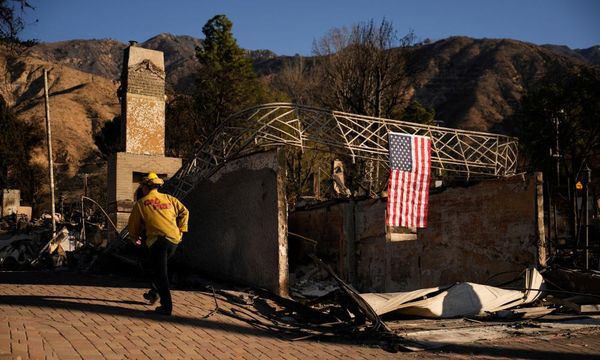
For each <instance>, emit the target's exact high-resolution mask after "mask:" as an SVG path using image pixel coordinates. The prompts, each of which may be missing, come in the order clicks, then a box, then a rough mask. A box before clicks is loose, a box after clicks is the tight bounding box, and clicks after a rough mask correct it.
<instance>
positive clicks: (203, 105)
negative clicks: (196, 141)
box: [194, 15, 263, 136]
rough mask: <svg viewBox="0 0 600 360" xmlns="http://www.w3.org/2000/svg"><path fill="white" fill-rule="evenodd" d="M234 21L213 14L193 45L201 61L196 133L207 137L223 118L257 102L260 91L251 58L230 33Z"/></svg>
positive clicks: (195, 98)
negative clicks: (196, 42) (199, 41)
mask: <svg viewBox="0 0 600 360" xmlns="http://www.w3.org/2000/svg"><path fill="white" fill-rule="evenodd" d="M232 27H233V24H232V23H231V21H230V20H229V19H228V18H227V17H226V16H225V15H216V16H215V17H213V18H212V19H210V20H209V21H208V22H207V23H206V25H204V27H203V28H202V32H203V33H204V35H205V37H206V38H205V39H204V41H203V42H202V45H201V46H199V47H197V48H196V57H197V58H198V61H199V62H200V71H199V74H198V80H197V84H196V85H197V90H196V94H195V97H194V101H195V107H196V111H197V117H198V122H197V124H196V131H197V132H198V135H201V136H207V135H208V134H210V133H211V132H212V130H214V129H215V128H216V127H217V126H218V125H219V124H220V123H221V122H222V121H223V120H224V119H225V118H227V117H228V116H229V115H231V114H233V113H235V112H236V111H239V110H242V109H244V108H246V107H248V106H252V105H256V104H257V103H258V102H259V99H260V98H261V97H262V94H263V90H262V87H261V84H260V83H259V81H258V80H257V77H256V74H255V72H254V69H253V68H252V62H251V60H250V59H249V58H248V57H247V56H246V54H245V52H244V50H242V49H241V48H240V47H239V46H238V44H237V42H236V40H235V38H234V37H233V34H232V32H231V29H232Z"/></svg>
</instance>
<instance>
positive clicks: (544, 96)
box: [517, 68, 600, 184]
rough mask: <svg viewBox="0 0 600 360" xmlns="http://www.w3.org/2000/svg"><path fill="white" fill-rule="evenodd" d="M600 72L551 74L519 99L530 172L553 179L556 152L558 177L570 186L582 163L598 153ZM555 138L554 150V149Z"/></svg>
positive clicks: (520, 133)
mask: <svg viewBox="0 0 600 360" xmlns="http://www.w3.org/2000/svg"><path fill="white" fill-rule="evenodd" d="M598 119H600V71H598V70H597V69H594V68H583V69H576V70H572V71H569V72H567V73H564V74H558V75H557V74H554V75H552V77H551V78H549V79H547V81H545V82H544V83H543V85H541V86H540V87H538V88H537V89H534V90H533V91H531V92H530V93H529V94H528V95H527V96H526V97H525V98H524V100H523V107H522V111H521V114H520V116H519V118H518V121H517V131H518V136H519V139H520V142H521V143H522V146H523V147H524V150H525V151H524V153H525V154H526V156H527V160H528V163H529V164H528V166H529V168H530V169H532V170H542V171H544V172H545V173H546V175H547V179H550V178H555V176H554V173H555V171H556V159H557V158H556V157H555V156H554V155H556V153H557V150H558V152H559V155H560V158H559V160H560V163H559V168H560V169H561V177H562V176H564V177H567V178H569V179H570V180H571V183H572V184H573V183H574V181H576V180H577V179H578V178H579V177H580V175H581V171H582V168H583V164H584V163H587V164H588V166H590V167H593V166H594V165H596V164H594V162H595V161H596V158H597V156H598V155H599V154H600V121H598ZM557 140H558V149H557V148H556V145H557Z"/></svg>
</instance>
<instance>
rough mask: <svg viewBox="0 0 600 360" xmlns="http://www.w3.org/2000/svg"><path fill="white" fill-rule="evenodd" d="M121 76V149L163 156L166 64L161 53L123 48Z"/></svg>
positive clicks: (134, 47) (133, 47)
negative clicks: (123, 57)
mask: <svg viewBox="0 0 600 360" xmlns="http://www.w3.org/2000/svg"><path fill="white" fill-rule="evenodd" d="M123 63H124V64H125V65H126V67H124V68H123V73H122V79H121V81H122V89H123V90H122V91H123V94H122V95H123V96H122V98H121V103H122V114H123V120H124V121H123V127H124V128H123V135H124V136H123V148H124V150H125V152H128V153H133V154H145V155H159V156H162V155H164V153H165V65H164V56H163V53H162V52H160V51H155V50H149V49H144V48H140V47H137V46H130V47H128V48H127V49H125V61H124V62H123Z"/></svg>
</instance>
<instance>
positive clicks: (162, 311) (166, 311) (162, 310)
mask: <svg viewBox="0 0 600 360" xmlns="http://www.w3.org/2000/svg"><path fill="white" fill-rule="evenodd" d="M171 311H172V310H169V309H167V308H164V307H162V306H159V307H157V308H156V309H154V312H155V313H157V314H159V315H165V316H171Z"/></svg>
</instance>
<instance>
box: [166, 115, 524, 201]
mask: <svg viewBox="0 0 600 360" xmlns="http://www.w3.org/2000/svg"><path fill="white" fill-rule="evenodd" d="M389 132H398V133H405V134H412V135H422V136H428V137H430V138H431V167H432V168H433V169H439V170H441V171H443V172H446V173H456V174H458V175H462V176H464V177H466V178H470V177H472V176H477V177H502V176H510V175H514V174H515V172H516V167H517V156H518V139H517V138H514V137H509V136H504V135H499V134H492V133H486V132H478V131H468V130H458V129H452V128H447V127H440V126H435V125H423V124H416V123H411V122H406V121H400V120H392V119H384V118H376V117H370V116H363V115H357V114H350V113H344V112H340V111H332V110H326V109H319V108H315V107H309V106H303V105H298V104H292V103H269V104H262V105H258V106H254V107H251V108H248V109H245V110H242V111H240V112H238V113H236V114H233V115H232V116H230V117H229V118H227V119H226V120H225V121H223V122H222V123H221V124H220V126H219V127H218V128H217V129H216V130H215V131H214V132H213V133H212V135H211V136H210V137H209V138H208V139H207V141H205V142H204V143H203V144H202V145H201V146H200V147H199V148H198V150H197V152H196V153H195V154H194V156H193V157H192V158H190V159H188V160H187V161H186V162H185V163H184V165H183V166H182V167H181V169H179V171H177V173H176V174H175V175H174V176H173V177H172V178H171V179H170V180H169V181H167V183H166V184H165V186H164V191H165V192H167V193H170V194H173V195H175V196H178V197H185V196H186V195H187V194H188V193H189V192H191V191H192V189H193V188H194V187H195V185H196V184H197V183H199V182H200V181H201V180H203V179H208V178H209V177H210V176H212V175H213V174H214V173H215V172H216V171H217V170H218V169H219V168H220V167H221V166H222V165H224V164H225V163H226V162H227V161H228V160H231V159H235V158H238V157H240V156H243V155H246V154H249V153H252V152H256V151H257V150H259V149H264V148H269V147H274V146H293V147H298V148H301V149H316V150H321V151H326V152H333V153H341V154H346V155H349V156H351V157H352V159H353V160H355V159H357V158H362V159H366V160H371V161H374V162H376V163H378V164H379V165H383V166H384V167H386V168H389V161H388V136H387V135H388V133H389Z"/></svg>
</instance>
